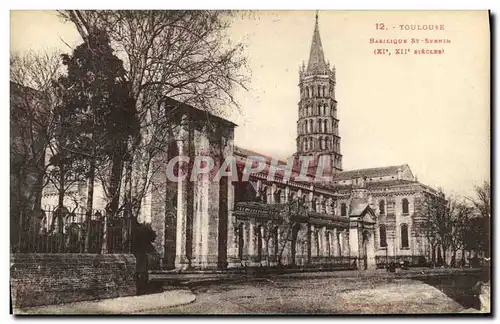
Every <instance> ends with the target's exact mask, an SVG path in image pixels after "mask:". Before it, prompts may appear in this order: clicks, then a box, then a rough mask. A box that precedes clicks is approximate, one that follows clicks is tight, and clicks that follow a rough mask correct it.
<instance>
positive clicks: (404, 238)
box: [401, 224, 410, 248]
mask: <svg viewBox="0 0 500 324" xmlns="http://www.w3.org/2000/svg"><path fill="white" fill-rule="evenodd" d="M401 247H402V248H408V247H410V245H409V244H408V225H406V224H402V225H401Z"/></svg>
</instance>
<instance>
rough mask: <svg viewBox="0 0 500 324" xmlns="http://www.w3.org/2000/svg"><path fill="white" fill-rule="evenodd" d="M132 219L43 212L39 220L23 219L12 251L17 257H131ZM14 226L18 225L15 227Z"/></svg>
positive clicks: (97, 212)
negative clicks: (45, 255)
mask: <svg viewBox="0 0 500 324" xmlns="http://www.w3.org/2000/svg"><path fill="white" fill-rule="evenodd" d="M132 221H133V219H132V218H131V217H127V216H126V215H124V214H120V215H117V216H114V217H107V216H106V213H105V212H104V211H99V210H98V211H94V212H93V214H86V213H75V212H69V211H68V210H67V209H65V208H62V209H60V210H58V209H56V210H50V209H49V210H42V211H40V214H39V215H38V216H34V217H33V216H32V217H21V219H20V223H19V224H17V226H18V239H17V242H16V243H15V244H14V246H13V247H12V250H13V252H17V253H96V254H100V253H130V252H131V243H132V242H131V234H132ZM12 225H13V226H15V224H12Z"/></svg>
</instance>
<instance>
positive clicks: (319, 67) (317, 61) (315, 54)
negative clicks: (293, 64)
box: [307, 10, 327, 72]
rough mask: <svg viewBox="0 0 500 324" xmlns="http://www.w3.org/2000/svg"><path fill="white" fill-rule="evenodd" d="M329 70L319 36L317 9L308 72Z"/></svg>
mask: <svg viewBox="0 0 500 324" xmlns="http://www.w3.org/2000/svg"><path fill="white" fill-rule="evenodd" d="M325 70H327V66H326V62H325V55H324V54H323V45H322V44H321V37H320V36H319V23H318V11H317V10H316V21H315V24H314V32H313V39H312V43H311V51H310V54H309V62H308V64H307V71H308V72H319V71H325Z"/></svg>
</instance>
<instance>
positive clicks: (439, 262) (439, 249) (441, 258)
mask: <svg viewBox="0 0 500 324" xmlns="http://www.w3.org/2000/svg"><path fill="white" fill-rule="evenodd" d="M437 265H438V266H442V265H443V257H442V255H441V246H439V245H438V246H437Z"/></svg>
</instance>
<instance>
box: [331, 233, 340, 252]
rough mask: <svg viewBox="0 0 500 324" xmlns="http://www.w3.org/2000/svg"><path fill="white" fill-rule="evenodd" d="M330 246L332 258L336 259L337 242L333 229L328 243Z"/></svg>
mask: <svg viewBox="0 0 500 324" xmlns="http://www.w3.org/2000/svg"><path fill="white" fill-rule="evenodd" d="M330 244H331V245H332V256H334V257H336V256H339V251H337V250H338V242H337V229H336V228H334V229H333V230H332V240H331V242H330Z"/></svg>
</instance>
